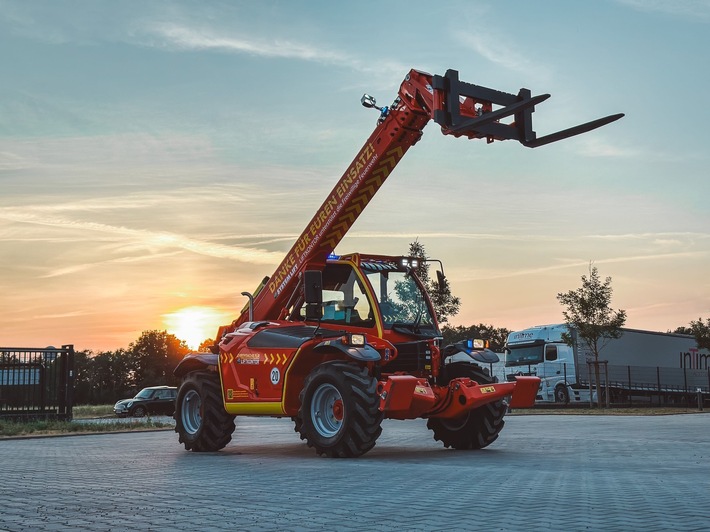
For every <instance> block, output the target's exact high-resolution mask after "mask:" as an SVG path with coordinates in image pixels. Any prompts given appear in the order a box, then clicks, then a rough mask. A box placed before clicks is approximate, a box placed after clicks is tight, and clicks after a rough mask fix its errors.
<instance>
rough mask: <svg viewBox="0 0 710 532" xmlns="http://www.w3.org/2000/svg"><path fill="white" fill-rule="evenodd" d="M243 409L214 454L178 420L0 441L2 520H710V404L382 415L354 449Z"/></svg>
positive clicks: (296, 525) (405, 523)
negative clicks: (454, 434)
mask: <svg viewBox="0 0 710 532" xmlns="http://www.w3.org/2000/svg"><path fill="white" fill-rule="evenodd" d="M237 421H238V428H237V432H236V437H235V440H234V441H233V442H232V443H231V444H230V445H229V446H227V448H226V449H224V450H223V451H221V452H218V453H208V454H196V453H189V452H186V451H184V450H183V449H182V447H181V446H179V445H178V443H177V438H176V435H175V434H174V433H173V432H171V431H162V432H149V433H129V434H114V435H108V434H104V435H91V436H71V437H62V438H38V439H26V440H5V441H0V457H1V462H0V464H1V465H0V529H2V530H13V531H14V530H76V529H84V530H139V529H140V530H328V531H330V530H368V531H369V530H392V529H402V530H447V531H448V530H473V529H484V530H526V531H527V530H565V531H567V530H574V531H578V530H624V531H628V530H643V531H644V532H648V531H652V530H710V414H694V415H676V416H656V417H643V416H640V417H611V416H609V417H607V416H603V417H597V416H567V415H565V416H550V415H535V416H510V417H508V418H507V424H506V427H505V429H504V430H503V432H502V434H501V437H500V438H499V440H498V441H497V442H495V443H494V444H493V445H491V446H490V447H489V448H488V449H485V450H483V451H474V452H458V451H451V450H446V449H443V448H442V447H440V446H439V444H438V443H437V442H435V441H434V440H433V439H432V438H431V434H430V433H429V432H428V431H427V429H426V424H425V422H423V421H420V420H417V421H386V422H385V424H384V432H383V434H382V436H381V438H380V439H379V441H378V443H377V446H376V447H375V449H373V450H372V451H371V452H370V453H368V454H367V455H365V456H363V457H361V458H358V459H353V460H333V459H326V458H319V457H317V456H316V455H315V453H314V452H313V451H312V450H311V449H308V448H307V447H306V445H305V444H304V443H302V442H301V441H300V440H299V439H298V436H297V435H296V434H295V433H294V432H293V427H292V424H291V422H290V420H287V419H261V418H238V420H237Z"/></svg>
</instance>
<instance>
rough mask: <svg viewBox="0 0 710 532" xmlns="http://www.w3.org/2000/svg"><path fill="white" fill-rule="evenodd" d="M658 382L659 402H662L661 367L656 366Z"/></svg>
mask: <svg viewBox="0 0 710 532" xmlns="http://www.w3.org/2000/svg"><path fill="white" fill-rule="evenodd" d="M656 382H657V383H658V404H659V405H660V404H661V399H662V396H661V367H660V366H656Z"/></svg>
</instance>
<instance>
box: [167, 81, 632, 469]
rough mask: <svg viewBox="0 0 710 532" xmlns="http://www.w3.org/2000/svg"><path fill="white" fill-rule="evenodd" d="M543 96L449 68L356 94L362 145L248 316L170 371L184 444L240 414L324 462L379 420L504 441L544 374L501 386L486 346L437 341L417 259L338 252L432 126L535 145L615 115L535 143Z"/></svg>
mask: <svg viewBox="0 0 710 532" xmlns="http://www.w3.org/2000/svg"><path fill="white" fill-rule="evenodd" d="M548 97H549V95H547V94H545V95H540V96H535V97H533V96H531V93H530V91H529V90H527V89H521V90H520V91H519V92H518V94H510V93H505V92H500V91H497V90H493V89H489V88H486V87H481V86H478V85H473V84H470V83H465V82H462V81H459V78H458V72H457V71H455V70H448V71H447V72H446V75H444V76H438V75H431V74H427V73H425V72H419V71H417V70H411V71H410V72H409V73H408V74H407V76H406V78H405V79H404V82H403V83H402V85H401V87H400V89H399V93H398V96H397V98H396V99H395V100H394V103H393V104H392V105H391V106H389V107H378V106H377V105H376V102H375V99H374V98H372V97H370V96H368V95H364V96H363V98H362V104H363V105H365V106H366V107H371V108H376V109H378V110H379V111H380V117H379V119H378V122H377V126H376V127H375V130H374V132H373V133H372V135H371V136H370V138H369V139H367V141H366V142H365V145H364V146H363V147H362V149H361V150H360V152H359V153H358V154H357V156H356V157H355V159H354V160H353V162H352V163H351V165H350V166H349V167H348V169H347V170H346V171H345V173H344V174H343V176H342V177H341V178H340V180H339V181H338V183H337V184H336V185H335V187H334V188H333V190H332V191H331V192H330V194H328V196H327V197H326V199H325V201H324V202H323V204H322V205H321V207H320V208H319V209H318V211H317V212H316V214H315V215H314V216H313V218H312V220H311V221H310V222H309V223H308V224H307V225H306V228H305V229H304V231H303V233H301V235H300V236H299V237H298V239H297V240H296V243H295V244H294V245H293V247H292V248H291V250H290V251H289V252H288V253H287V254H286V257H285V258H284V259H283V262H282V263H281V264H280V265H279V267H278V268H277V269H276V271H275V272H274V274H273V275H272V276H271V277H267V278H265V279H264V280H263V281H262V282H261V284H260V285H259V287H258V289H257V290H256V292H255V293H254V295H251V294H248V293H246V292H243V295H245V296H247V297H248V298H249V304H248V307H245V309H244V310H243V311H242V313H241V315H240V316H239V317H238V318H237V319H236V320H235V321H234V322H232V323H231V324H230V325H227V326H223V327H220V329H219V331H218V335H217V338H216V341H215V345H214V346H213V349H212V353H190V354H188V355H187V356H186V357H185V358H184V359H183V360H182V361H181V362H180V364H179V365H178V366H177V368H176V369H175V375H176V376H178V377H180V378H182V384H181V386H180V389H179V392H178V397H177V402H176V408H175V420H176V429H175V430H176V432H177V433H178V435H179V440H180V442H181V443H182V444H184V446H185V448H186V449H187V450H192V451H216V450H219V449H221V448H223V447H224V446H225V445H227V443H229V441H230V440H231V438H232V433H233V431H234V428H235V424H234V419H235V417H236V416H238V415H251V416H253V415H259V416H274V417H282V416H289V417H291V418H292V419H293V420H294V422H295V430H296V431H297V432H298V433H299V434H300V437H301V439H303V440H305V441H306V443H307V444H308V445H309V446H310V447H314V448H315V451H316V452H317V453H318V454H321V455H326V456H329V457H355V456H360V455H362V454H364V453H366V452H367V451H369V450H370V449H372V448H373V447H374V445H375V442H376V440H377V438H378V436H379V435H380V433H381V431H382V429H381V426H380V425H381V423H382V420H383V419H384V418H394V419H414V418H426V419H427V420H428V427H429V428H430V429H431V430H432V431H433V435H434V438H435V439H436V440H440V441H441V442H442V443H443V445H444V446H445V447H453V448H455V449H481V448H483V447H486V446H487V445H489V444H490V443H492V442H493V441H494V440H495V439H496V438H497V437H498V434H499V432H500V430H501V429H502V428H503V424H504V421H503V416H504V415H505V413H506V411H507V409H508V406H511V407H525V406H532V404H533V402H534V400H535V395H536V393H537V390H538V386H539V382H540V381H539V379H538V378H537V377H533V376H523V377H517V378H516V380H514V381H512V382H496V380H495V379H492V378H491V377H490V376H489V374H488V372H487V370H486V369H485V366H486V365H487V363H488V362H491V361H492V360H494V359H492V358H491V357H495V354H494V353H492V352H491V351H489V350H488V349H486V345H485V342H483V341H478V340H472V341H469V342H468V343H460V344H457V345H455V346H447V347H443V346H441V344H440V342H441V340H442V337H441V332H440V330H439V326H438V323H437V320H436V315H435V312H434V309H433V307H432V303H431V300H430V299H429V297H428V294H427V292H426V289H425V287H424V286H423V284H422V282H421V281H420V279H419V278H418V276H417V270H418V269H419V267H420V266H421V261H422V259H418V258H416V257H401V256H396V257H392V256H381V255H364V254H358V253H354V254H350V255H342V256H335V255H333V252H334V250H335V247H336V245H337V244H338V243H339V242H340V240H341V239H342V238H343V236H344V235H345V233H347V231H348V229H349V228H350V227H351V226H352V224H353V223H354V222H355V220H356V219H357V217H358V216H359V215H360V213H361V212H362V211H363V209H364V208H365V206H366V205H367V204H368V202H369V201H370V199H372V197H373V196H374V195H375V193H376V192H377V190H378V189H379V188H380V186H382V183H383V182H384V181H385V179H386V178H387V177H388V176H389V174H390V173H391V172H392V170H393V169H394V167H395V166H396V165H397V163H398V162H399V161H400V159H401V158H402V157H403V156H404V154H405V153H406V152H407V150H408V149H409V148H410V147H411V146H413V145H414V144H416V143H417V141H418V140H419V139H420V138H421V136H422V129H423V128H424V126H425V125H426V124H427V123H428V122H429V121H430V120H432V119H433V120H434V121H435V122H436V123H437V124H439V125H440V126H441V131H442V133H444V134H445V135H454V136H456V137H467V138H469V139H485V140H486V141H487V142H489V143H490V142H493V141H496V140H517V141H519V142H520V143H522V144H523V145H524V146H528V147H538V146H542V145H544V144H548V143H550V142H555V141H557V140H561V139H564V138H567V137H570V136H572V135H577V134H580V133H584V132H586V131H590V130H592V129H594V128H597V127H600V126H603V125H605V124H608V123H610V122H613V121H614V120H617V119H619V118H621V117H622V116H623V115H622V114H618V115H612V116H608V117H606V118H601V119H598V120H595V121H592V122H588V123H586V124H582V125H579V126H576V127H573V128H570V129H567V130H564V131H560V132H557V133H554V134H551V135H547V136H544V137H541V138H538V137H537V136H536V134H535V132H534V131H533V129H532V113H533V111H534V106H535V105H537V104H538V103H540V102H542V101H543V100H545V99H547V98H548ZM506 118H508V119H509V121H508V122H507V123H506V122H505V121H504V119H506ZM437 274H438V275H439V285H440V286H442V285H444V284H445V282H446V281H445V278H444V277H443V273H442V272H441V271H437Z"/></svg>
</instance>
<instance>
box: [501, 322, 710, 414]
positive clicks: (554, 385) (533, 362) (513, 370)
mask: <svg viewBox="0 0 710 532" xmlns="http://www.w3.org/2000/svg"><path fill="white" fill-rule="evenodd" d="M568 330H569V329H568V328H567V326H566V325H542V326H536V327H531V328H529V329H525V330H522V331H515V332H512V333H510V334H509V335H508V340H507V343H506V355H505V371H506V378H508V379H510V378H513V376H514V375H536V376H537V377H540V379H541V382H540V389H539V390H538V394H537V402H558V403H570V402H572V403H582V402H590V381H591V383H595V382H596V381H595V380H594V375H595V371H594V367H593V365H592V364H589V362H593V361H594V355H593V354H592V352H591V351H590V350H589V349H588V348H587V347H586V346H584V345H583V342H580V341H576V342H575V346H574V347H570V346H569V345H567V344H565V343H564V342H563V341H562V333H564V332H567V331H568ZM622 331H623V334H622V335H621V337H620V338H618V339H611V340H608V341H607V343H606V345H605V346H604V348H603V349H602V350H601V351H600V355H599V361H600V362H603V361H606V364H600V383H601V386H602V388H603V389H604V390H607V389H608V390H609V396H610V399H611V401H612V402H628V401H631V400H638V399H639V398H641V397H643V398H645V400H646V401H649V400H652V399H650V398H657V400H658V402H659V403H673V402H680V401H683V400H686V399H687V400H689V401H695V400H696V399H697V394H698V393H699V392H700V393H701V394H703V397H704V399H705V400H706V401H707V400H708V399H710V369H709V367H710V353H709V352H708V351H707V350H704V349H702V350H701V349H698V346H697V343H696V341H695V338H694V337H692V336H688V335H683V334H664V333H658V332H651V331H640V330H635V329H622ZM569 332H570V333H571V335H572V337H573V338H575V339H576V338H577V332H576V330H574V329H571V330H569ZM600 345H601V344H600ZM604 366H606V368H605V367H604ZM590 377H591V378H590ZM594 388H595V387H594ZM591 399H592V401H596V393H595V392H592V396H591Z"/></svg>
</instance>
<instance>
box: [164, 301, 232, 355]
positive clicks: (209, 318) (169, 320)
mask: <svg viewBox="0 0 710 532" xmlns="http://www.w3.org/2000/svg"><path fill="white" fill-rule="evenodd" d="M230 316H231V314H229V313H227V312H225V311H221V310H217V309H215V308H212V307H200V306H193V307H185V308H181V309H178V310H175V311H174V312H169V313H167V314H163V325H164V326H165V330H166V331H167V332H169V333H170V334H174V335H175V336H176V337H177V338H179V339H180V340H183V341H184V342H185V343H186V344H187V345H188V347H189V348H190V349H193V350H196V349H198V348H199V347H200V344H201V343H202V342H203V341H205V340H206V339H208V338H214V337H215V336H216V334H217V329H218V328H219V327H220V326H221V325H224V324H225V323H228V322H230V321H231V320H232V319H233V318H231V317H230Z"/></svg>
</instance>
